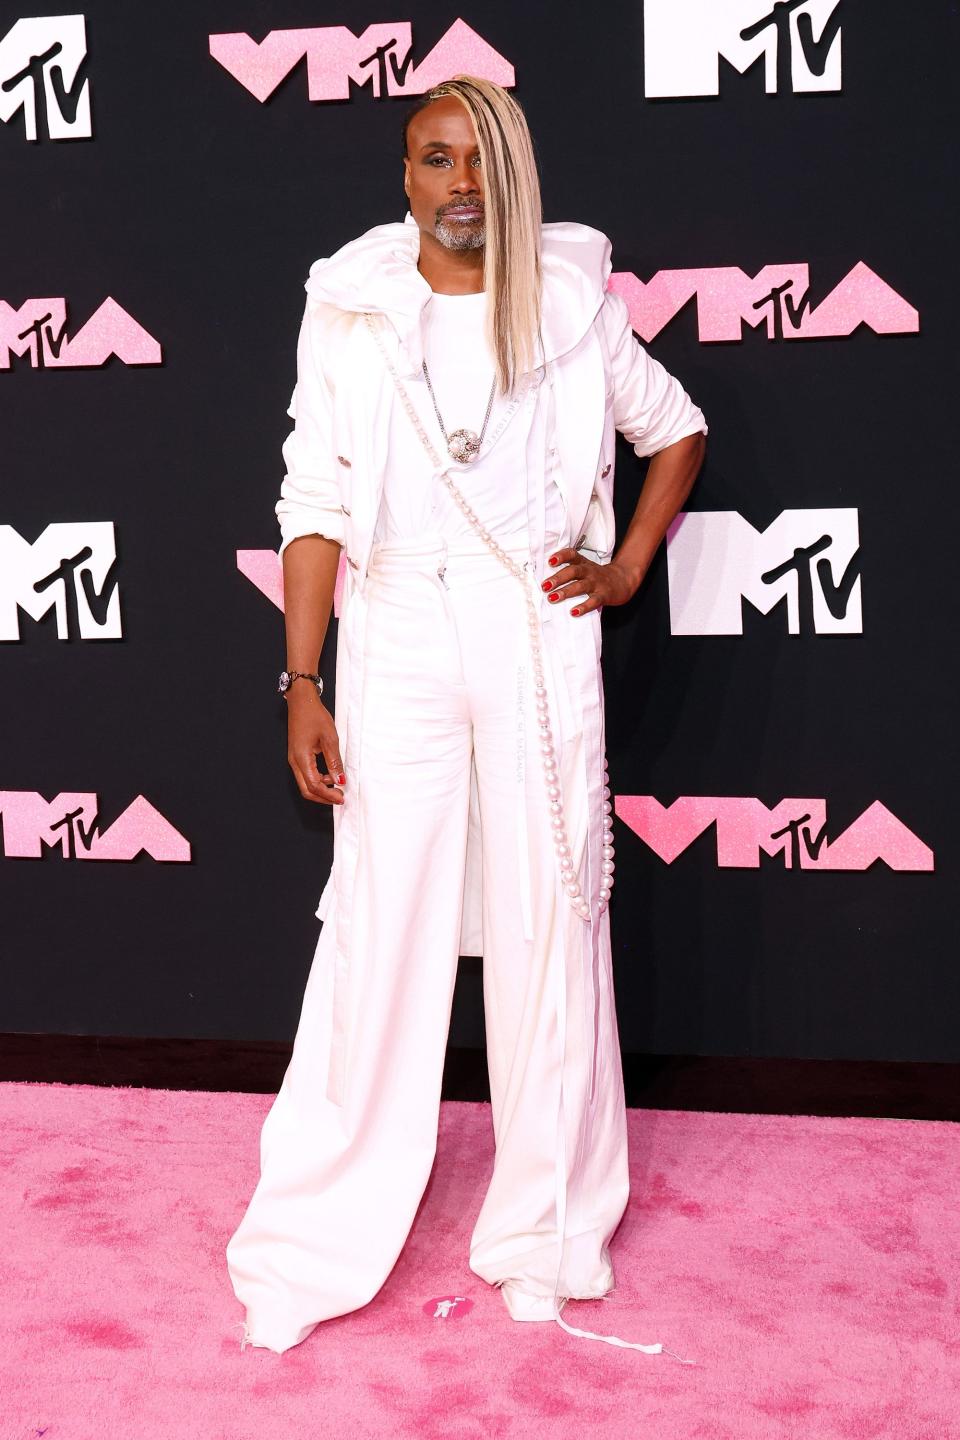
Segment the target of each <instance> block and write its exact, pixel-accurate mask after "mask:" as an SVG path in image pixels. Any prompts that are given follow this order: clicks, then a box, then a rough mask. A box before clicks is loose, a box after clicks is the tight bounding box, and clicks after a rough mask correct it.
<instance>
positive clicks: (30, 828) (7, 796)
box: [0, 790, 190, 864]
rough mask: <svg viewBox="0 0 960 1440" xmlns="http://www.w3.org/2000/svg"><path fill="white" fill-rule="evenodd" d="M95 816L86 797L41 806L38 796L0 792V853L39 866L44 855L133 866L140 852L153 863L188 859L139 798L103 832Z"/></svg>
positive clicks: (171, 831)
mask: <svg viewBox="0 0 960 1440" xmlns="http://www.w3.org/2000/svg"><path fill="white" fill-rule="evenodd" d="M99 810H100V806H99V803H98V801H97V796H96V794H95V793H91V792H89V791H73V790H63V791H61V792H60V794H59V795H57V796H56V797H55V798H54V799H53V800H44V798H43V796H42V795H40V794H39V793H38V792H37V791H36V790H0V821H2V825H3V853H4V855H5V856H6V857H7V859H8V860H9V859H19V860H39V859H41V858H42V856H43V854H44V851H46V850H59V852H60V855H61V857H62V859H64V860H133V859H135V858H136V857H137V856H138V855H139V854H140V852H141V851H144V852H145V853H146V854H147V855H149V856H150V857H151V858H152V859H154V860H166V861H176V862H179V863H181V864H183V863H185V862H186V861H188V860H189V859H190V842H189V841H188V840H185V839H184V837H183V836H182V835H181V834H180V831H179V830H176V829H175V828H174V827H173V826H172V825H171V824H170V821H169V820H165V819H164V817H163V816H162V815H161V814H160V812H159V810H156V809H155V808H154V807H153V806H152V805H151V804H150V802H149V800H147V799H145V798H144V796H143V795H138V796H137V797H136V799H135V800H134V801H133V802H132V804H130V805H128V806H127V808H126V810H124V811H123V813H122V814H121V815H118V816H117V818H116V820H114V822H113V824H112V825H110V826H108V828H107V829H106V830H103V831H101V828H100V823H99Z"/></svg>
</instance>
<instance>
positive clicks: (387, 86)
mask: <svg viewBox="0 0 960 1440" xmlns="http://www.w3.org/2000/svg"><path fill="white" fill-rule="evenodd" d="M210 54H211V55H212V56H213V58H214V60H216V61H218V62H219V64H221V65H222V66H223V68H224V70H226V71H228V72H229V74H231V75H232V76H233V78H234V79H235V80H239V82H240V84H241V85H242V86H243V87H244V88H245V89H246V90H249V91H250V94H251V95H253V96H254V97H255V98H256V99H257V100H259V101H260V102H261V104H262V103H263V102H264V101H266V100H268V99H269V98H270V96H271V95H272V94H273V92H274V91H275V90H276V89H277V87H278V86H279V85H280V84H281V83H282V81H284V80H285V79H286V78H287V76H288V75H289V74H290V72H291V71H292V70H294V69H296V67H297V66H298V65H299V64H300V63H301V61H302V60H304V59H305V60H306V62H307V95H308V96H309V98H310V99H311V100H349V99H350V86H351V83H352V84H353V85H355V86H363V85H369V86H370V89H371V91H372V93H373V95H374V96H375V98H376V99H378V100H383V99H385V98H387V97H389V96H394V95H422V94H423V93H424V91H426V90H429V89H430V88H431V86H433V85H438V84H439V83H440V81H441V80H447V79H449V77H450V76H451V75H457V74H460V73H466V74H470V75H481V76H483V78H484V79H485V80H492V81H493V82H494V83H495V84H497V85H502V86H503V87H504V88H505V89H507V88H510V87H511V86H512V85H513V84H514V83H515V77H514V70H513V66H512V65H511V64H510V62H509V61H508V60H505V59H504V58H503V56H502V55H500V54H498V52H497V51H496V50H494V49H493V47H492V46H491V45H488V44H487V42H486V40H484V39H483V38H482V37H481V36H480V35H478V34H477V32H476V31H475V30H471V28H470V26H469V25H467V24H466V22H465V21H463V20H455V21H454V22H453V24H452V25H451V26H450V29H449V30H448V31H447V32H446V34H445V35H443V36H441V38H440V39H439V40H438V41H437V43H436V45H434V47H433V49H432V50H430V51H428V53H427V54H426V55H425V56H424V57H423V59H422V60H421V62H420V64H419V65H414V64H413V30H412V26H411V24H410V21H409V20H398V21H394V22H392V23H388V24H382V25H368V26H367V28H366V29H365V30H364V31H363V32H362V34H360V35H355V34H354V33H353V31H352V30H348V29H347V27H346V25H318V26H310V27H308V28H306V29H298V30H270V31H268V32H267V34H266V35H265V36H264V38H263V39H262V40H261V41H259V42H258V41H256V40H252V39H251V38H250V36H249V35H246V34H244V33H243V32H242V31H237V32H234V33H230V34H223V35H211V36H210Z"/></svg>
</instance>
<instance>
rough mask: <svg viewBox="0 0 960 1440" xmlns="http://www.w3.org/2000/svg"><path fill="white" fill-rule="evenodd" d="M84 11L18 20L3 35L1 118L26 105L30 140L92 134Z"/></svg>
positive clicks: (85, 137) (0, 51)
mask: <svg viewBox="0 0 960 1440" xmlns="http://www.w3.org/2000/svg"><path fill="white" fill-rule="evenodd" d="M86 54H87V32H86V25H85V23H84V17H83V16H82V15H41V16H36V17H34V18H33V19H28V20H16V21H14V23H13V25H11V27H10V29H9V30H8V31H7V33H6V35H4V37H3V39H2V40H0V120H4V121H8V120H12V119H13V117H14V115H16V114H17V112H18V111H19V110H22V111H23V119H24V127H25V130H26V136H27V139H28V140H37V139H50V140H89V139H90V137H91V136H92V134H93V129H92V125H91V120H90V81H89V80H87V79H86V77H85V76H84V75H83V74H81V67H82V66H83V62H84V60H85V59H86Z"/></svg>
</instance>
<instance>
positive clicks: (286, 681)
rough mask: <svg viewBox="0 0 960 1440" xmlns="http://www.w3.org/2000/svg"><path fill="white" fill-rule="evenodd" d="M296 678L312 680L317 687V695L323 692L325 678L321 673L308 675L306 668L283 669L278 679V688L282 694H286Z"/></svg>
mask: <svg viewBox="0 0 960 1440" xmlns="http://www.w3.org/2000/svg"><path fill="white" fill-rule="evenodd" d="M294 680H312V681H313V683H314V685H316V687H317V695H318V696H321V695H322V694H323V680H322V679H321V677H320V676H319V675H308V674H307V672H306V671H305V670H281V671H280V679H279V680H278V681H277V690H278V691H279V693H280V694H281V695H286V693H287V691H288V690H289V689H290V686H291V685H292V684H293V682H294Z"/></svg>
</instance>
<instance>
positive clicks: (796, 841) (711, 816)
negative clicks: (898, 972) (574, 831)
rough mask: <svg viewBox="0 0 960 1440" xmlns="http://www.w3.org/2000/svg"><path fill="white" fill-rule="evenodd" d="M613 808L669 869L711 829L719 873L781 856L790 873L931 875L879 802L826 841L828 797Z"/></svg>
mask: <svg viewBox="0 0 960 1440" xmlns="http://www.w3.org/2000/svg"><path fill="white" fill-rule="evenodd" d="M614 811H615V813H616V814H617V815H618V816H619V817H620V819H621V820H623V822H624V823H625V824H626V825H629V826H630V829H631V830H633V831H634V832H635V834H637V835H639V836H640V839H641V840H643V841H644V842H645V843H646V844H647V845H649V846H650V849H651V850H653V851H654V853H655V854H657V855H659V856H660V859H661V860H664V861H666V863H667V864H668V865H671V864H672V863H673V861H674V860H676V858H677V856H678V855H680V854H682V852H683V851H684V850H686V848H687V846H688V845H692V844H693V842H694V840H696V839H697V837H698V836H700V835H702V834H703V832H704V831H705V830H707V829H708V828H709V827H710V826H711V825H716V829H717V864H718V865H719V866H720V867H721V868H727V867H730V868H735V867H739V868H744V869H753V870H755V869H757V868H758V866H759V864H760V852H761V851H763V853H764V854H765V855H782V856H783V863H784V868H785V869H787V870H793V869H799V870H867V869H869V867H870V866H871V865H873V864H874V862H875V861H877V860H882V861H883V862H884V864H886V865H888V866H889V867H890V869H891V870H932V869H933V851H932V850H931V849H930V848H929V847H928V846H926V845H924V843H923V841H922V840H918V839H917V837H916V835H914V834H913V832H912V831H911V830H908V829H907V827H906V825H904V824H903V822H902V821H901V820H898V819H897V817H896V815H893V814H891V812H890V811H889V810H888V809H887V807H886V806H885V805H883V804H881V802H880V801H879V800H875V801H874V802H873V804H872V805H869V806H868V807H867V809H866V810H864V812H863V814H862V815H861V816H859V818H858V819H856V820H854V822H853V824H852V825H850V826H848V827H847V829H846V830H845V831H844V832H843V834H842V835H839V836H837V838H836V839H835V840H828V839H827V805H826V801H825V800H800V799H797V800H781V801H780V803H779V805H774V806H773V808H772V809H768V808H767V806H766V805H764V804H763V802H762V801H760V800H755V799H750V798H747V797H744V796H728V797H718V796H715V795H683V796H681V797H680V799H678V800H675V801H674V802H673V804H672V805H661V804H660V802H659V800H657V799H656V798H655V797H654V796H653V795H618V796H617V797H616V798H615V800H614Z"/></svg>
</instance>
